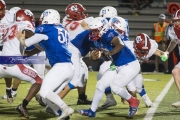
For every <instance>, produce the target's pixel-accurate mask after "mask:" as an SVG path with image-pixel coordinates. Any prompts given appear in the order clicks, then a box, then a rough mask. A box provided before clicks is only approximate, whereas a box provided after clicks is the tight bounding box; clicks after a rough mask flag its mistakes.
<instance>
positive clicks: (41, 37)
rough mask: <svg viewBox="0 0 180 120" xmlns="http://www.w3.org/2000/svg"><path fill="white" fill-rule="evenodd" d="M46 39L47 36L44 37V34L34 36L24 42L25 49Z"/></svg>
mask: <svg viewBox="0 0 180 120" xmlns="http://www.w3.org/2000/svg"><path fill="white" fill-rule="evenodd" d="M47 39H48V36H47V35H44V34H38V33H36V34H34V35H33V36H32V37H30V38H28V39H26V40H25V45H26V46H27V47H29V46H31V45H34V44H36V43H39V42H40V41H42V40H47Z"/></svg>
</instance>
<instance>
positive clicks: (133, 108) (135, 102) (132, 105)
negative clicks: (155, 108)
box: [128, 98, 139, 118]
mask: <svg viewBox="0 0 180 120" xmlns="http://www.w3.org/2000/svg"><path fill="white" fill-rule="evenodd" d="M129 106H130V108H129V113H128V117H130V118H131V117H133V116H134V114H136V112H137V110H138V106H139V100H138V99H137V98H133V101H132V102H131V103H130V104H129Z"/></svg>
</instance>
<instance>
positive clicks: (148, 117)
mask: <svg viewBox="0 0 180 120" xmlns="http://www.w3.org/2000/svg"><path fill="white" fill-rule="evenodd" d="M173 82H174V79H173V78H171V80H170V81H169V82H168V83H167V85H166V86H165V87H164V89H163V91H162V92H161V93H160V94H159V96H158V97H157V98H156V100H155V101H154V103H153V107H151V108H149V109H148V111H147V113H146V116H145V117H144V120H152V118H153V116H154V113H155V112H156V109H157V108H158V106H159V104H160V103H161V101H162V99H163V98H164V96H165V95H166V93H167V92H168V90H169V89H170V87H171V85H172V83H173Z"/></svg>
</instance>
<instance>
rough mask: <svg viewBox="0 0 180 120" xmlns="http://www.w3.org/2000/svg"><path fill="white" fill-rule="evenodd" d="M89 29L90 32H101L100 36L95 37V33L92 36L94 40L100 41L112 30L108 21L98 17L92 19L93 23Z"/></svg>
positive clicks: (89, 25)
mask: <svg viewBox="0 0 180 120" xmlns="http://www.w3.org/2000/svg"><path fill="white" fill-rule="evenodd" d="M88 27H89V29H90V30H98V32H99V34H98V36H96V35H93V33H92V35H90V36H91V39H92V40H98V39H99V37H101V36H102V35H103V34H104V33H106V32H107V30H108V29H109V28H110V26H109V24H108V21H107V20H106V19H105V18H103V17H96V18H94V19H92V21H91V22H90V23H89V24H88ZM94 38H95V39H94Z"/></svg>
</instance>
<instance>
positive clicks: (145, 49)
mask: <svg viewBox="0 0 180 120" xmlns="http://www.w3.org/2000/svg"><path fill="white" fill-rule="evenodd" d="M133 47H134V53H135V54H136V57H137V58H138V59H140V60H146V56H147V54H148V53H149V50H150V49H151V43H150V38H149V36H148V35H147V34H145V33H140V34H138V35H137V36H136V38H135V40H134V44H133Z"/></svg>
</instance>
